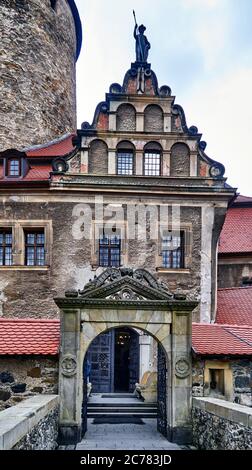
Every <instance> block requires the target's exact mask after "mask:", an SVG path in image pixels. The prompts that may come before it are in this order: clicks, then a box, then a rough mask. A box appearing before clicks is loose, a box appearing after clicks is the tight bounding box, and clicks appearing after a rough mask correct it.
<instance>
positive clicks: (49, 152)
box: [25, 134, 75, 157]
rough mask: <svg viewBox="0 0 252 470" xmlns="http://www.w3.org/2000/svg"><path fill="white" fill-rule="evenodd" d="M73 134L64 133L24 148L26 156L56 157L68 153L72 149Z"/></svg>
mask: <svg viewBox="0 0 252 470" xmlns="http://www.w3.org/2000/svg"><path fill="white" fill-rule="evenodd" d="M74 136H75V134H66V135H65V136H62V137H60V138H59V139H57V140H53V141H52V142H48V143H47V144H45V145H40V146H35V147H34V148H30V149H29V148H28V149H26V150H25V152H26V154H27V156H28V157H58V156H62V155H66V154H68V153H70V152H71V151H72V150H73V149H74V146H73V143H72V139H73V137H74Z"/></svg>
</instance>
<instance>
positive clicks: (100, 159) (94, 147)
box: [88, 140, 108, 175]
mask: <svg viewBox="0 0 252 470" xmlns="http://www.w3.org/2000/svg"><path fill="white" fill-rule="evenodd" d="M88 173H94V174H96V175H102V174H103V175H106V174H107V173H108V148H107V145H106V144H105V142H103V141H102V140H94V141H93V142H91V145H90V151H89V159H88Z"/></svg>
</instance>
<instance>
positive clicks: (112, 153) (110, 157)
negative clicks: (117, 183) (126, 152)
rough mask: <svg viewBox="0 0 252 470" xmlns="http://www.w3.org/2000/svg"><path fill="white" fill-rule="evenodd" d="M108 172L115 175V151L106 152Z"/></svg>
mask: <svg viewBox="0 0 252 470" xmlns="http://www.w3.org/2000/svg"><path fill="white" fill-rule="evenodd" d="M108 174H109V175H116V152H115V150H109V152H108Z"/></svg>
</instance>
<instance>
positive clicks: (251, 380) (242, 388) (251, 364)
mask: <svg viewBox="0 0 252 470" xmlns="http://www.w3.org/2000/svg"><path fill="white" fill-rule="evenodd" d="M206 362H207V359H206V360H205V359H204V358H197V357H193V361H192V394H193V396H195V397H203V396H208V395H209V392H210V390H209V386H208V385H207V384H205V382H204V370H205V367H206ZM211 362H212V364H213V365H214V363H218V364H221V363H220V361H219V360H218V359H216V360H214V359H211ZM222 362H223V368H224V366H225V364H229V365H230V369H231V374H232V376H231V384H230V383H226V384H225V385H226V386H225V393H226V394H227V395H228V396H227V395H226V399H227V398H228V399H229V398H230V401H231V402H235V403H239V404H241V405H246V406H249V407H252V361H251V359H250V358H248V359H236V360H234V359H230V358H229V357H226V358H225V357H223V358H222ZM209 367H210V368H211V366H209ZM215 367H216V368H219V367H221V365H220V366H215ZM230 385H231V386H230ZM212 393H213V394H214V391H212ZM223 398H225V397H224V396H223Z"/></svg>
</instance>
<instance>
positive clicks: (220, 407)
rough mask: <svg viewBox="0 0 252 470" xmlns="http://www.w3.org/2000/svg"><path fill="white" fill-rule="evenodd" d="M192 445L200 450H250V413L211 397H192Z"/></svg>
mask: <svg viewBox="0 0 252 470" xmlns="http://www.w3.org/2000/svg"><path fill="white" fill-rule="evenodd" d="M192 420H193V443H194V445H195V446H196V447H197V448H198V449H204V450H252V410H251V408H248V407H246V406H241V405H237V404H234V403H230V402H226V401H223V400H218V399H214V398H211V399H210V398H193V409H192Z"/></svg>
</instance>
